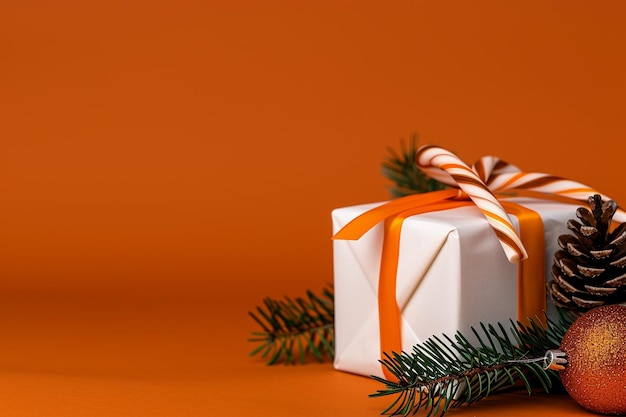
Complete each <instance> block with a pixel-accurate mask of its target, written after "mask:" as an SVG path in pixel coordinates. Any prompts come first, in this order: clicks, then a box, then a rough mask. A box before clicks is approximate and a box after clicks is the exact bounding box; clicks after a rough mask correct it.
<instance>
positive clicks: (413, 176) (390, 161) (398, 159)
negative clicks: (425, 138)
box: [382, 135, 446, 198]
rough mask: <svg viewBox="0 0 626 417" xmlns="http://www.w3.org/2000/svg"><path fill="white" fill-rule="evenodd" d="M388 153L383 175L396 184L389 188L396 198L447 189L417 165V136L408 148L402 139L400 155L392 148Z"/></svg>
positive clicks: (389, 148)
mask: <svg viewBox="0 0 626 417" xmlns="http://www.w3.org/2000/svg"><path fill="white" fill-rule="evenodd" d="M387 151H388V152H389V155H388V156H387V159H386V160H385V161H384V162H383V164H382V173H383V175H384V176H385V177H387V178H388V179H389V180H391V181H392V182H393V183H394V186H392V187H390V188H389V192H390V193H391V195H392V196H393V197H394V198H396V197H404V196H406V195H410V194H418V193H426V192H429V191H437V190H442V189H444V188H446V186H445V185H444V184H442V183H440V182H439V181H437V180H435V179H433V178H430V177H428V176H427V175H426V174H425V173H424V172H423V171H422V170H421V169H419V168H418V166H417V164H416V163H415V153H416V152H417V135H412V136H411V141H410V143H409V144H408V147H407V146H406V145H405V143H404V140H402V139H401V140H400V152H399V153H398V152H396V151H395V150H394V149H393V148H391V147H388V148H387Z"/></svg>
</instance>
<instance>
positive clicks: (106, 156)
mask: <svg viewBox="0 0 626 417" xmlns="http://www.w3.org/2000/svg"><path fill="white" fill-rule="evenodd" d="M624 45H626V5H625V4H624V3H623V2H620V1H605V2H601V3H596V4H592V3H589V2H585V1H567V2H566V1H526V2H500V1H485V0H479V1H456V2H427V1H399V2H393V3H389V4H385V5H383V4H381V3H380V2H373V1H367V2H356V1H353V2H352V1H322V2H309V3H305V2H287V1H263V2H261V1H258V2H254V1H232V2H217V1H215V2H200V1H192V0H181V1H176V2H174V1H150V2H148V1H145V2H144V1H101V0H97V1H89V2H81V1H66V0H63V1H56V2H44V1H39V0H31V1H24V2H22V1H19V2H18V1H5V2H3V3H2V4H0V60H1V61H0V64H1V65H0V90H1V92H0V94H1V95H0V97H1V100H0V219H1V220H0V225H1V231H0V277H1V281H0V297H1V298H2V299H1V300H0V313H1V315H0V320H1V323H0V326H1V327H0V332H1V333H2V341H0V382H1V383H2V385H3V386H2V389H0V407H2V406H5V407H9V409H10V410H11V413H10V415H14V416H17V415H46V414H48V415H57V414H58V415H72V414H76V415H98V413H102V415H112V414H114V415H121V414H124V412H127V413H128V414H129V415H141V414H145V415H173V414H175V413H177V412H178V413H180V415H196V414H197V415H207V410H208V409H209V408H210V407H218V408H217V409H218V410H220V411H222V410H229V409H231V408H230V407H234V408H237V407H241V409H242V410H243V411H246V412H249V411H250V410H255V411H254V412H255V413H256V415H262V414H263V413H267V414H268V415H303V414H298V413H295V411H294V410H293V408H294V407H299V406H300V405H302V406H304V407H305V408H306V409H307V410H309V411H310V412H311V413H313V414H312V415H321V414H320V412H321V413H322V414H323V413H326V415H333V413H335V414H337V412H336V411H337V410H342V412H344V413H348V412H350V410H357V409H367V410H369V411H368V413H371V414H372V415H375V414H377V412H378V411H380V410H381V407H377V406H373V405H372V400H367V399H366V398H365V395H366V394H367V393H369V392H371V391H372V390H373V389H376V388H378V387H377V386H376V385H374V384H372V381H369V380H367V379H364V378H358V377H353V376H350V375H344V374H339V373H337V372H334V371H332V370H330V369H329V365H328V364H325V365H319V366H318V365H312V366H310V367H308V368H307V367H303V368H298V369H295V370H294V369H292V368H283V367H281V368H270V369H268V368H265V367H264V366H263V365H262V364H261V363H260V362H259V361H255V360H249V359H247V358H246V356H245V355H246V353H247V351H248V350H249V347H250V346H248V344H247V343H246V341H245V339H246V337H247V334H248V332H249V331H250V330H251V329H253V328H254V326H253V324H252V323H250V320H249V319H248V318H247V317H246V315H245V313H246V312H247V311H248V310H249V309H251V308H253V307H254V306H255V305H257V304H258V303H259V302H260V299H261V298H262V297H263V296H266V295H270V296H275V297H280V296H282V295H283V294H290V295H300V294H301V293H302V292H303V290H304V289H308V288H310V289H313V290H318V289H320V288H321V287H322V286H323V285H324V284H326V283H327V282H330V281H331V280H332V252H331V242H330V211H331V210H332V209H333V208H335V207H339V206H345V205H351V204H358V203H363V202H370V201H379V200H383V199H387V198H388V193H387V190H386V187H387V185H389V184H388V182H387V181H386V180H385V179H384V178H383V177H382V175H381V174H380V163H381V162H382V160H383V158H384V157H385V156H386V154H387V151H386V148H387V147H388V146H391V147H394V148H397V147H398V144H399V140H400V138H405V139H406V138H408V137H409V136H410V135H411V134H412V133H417V134H418V135H419V137H420V143H434V144H438V145H441V146H444V147H446V148H449V149H451V150H453V151H455V152H456V153H457V154H458V155H459V156H461V157H462V158H463V159H464V160H466V161H468V162H473V161H474V160H475V159H477V158H478V157H480V156H482V155H485V154H493V155H498V156H500V157H501V158H503V159H505V160H507V161H510V162H513V163H515V164H516V165H518V166H520V167H521V168H522V169H524V170H527V171H540V172H549V173H553V174H555V175H560V176H564V177H570V178H572V179H575V180H578V181H581V182H584V183H587V184H589V185H592V186H594V187H596V188H598V189H600V190H601V191H602V192H604V193H606V194H609V195H611V196H612V197H613V198H614V199H616V200H617V201H618V202H620V200H621V201H626V191H624V189H623V187H622V186H621V184H622V178H623V174H622V168H623V160H624V157H623V155H624V150H625V149H626V147H625V146H624V144H623V143H624V140H623V139H624V137H625V133H626V124H624V120H625V117H624V116H626V107H625V106H624V97H625V96H626V75H625V74H626V58H625V57H626V51H625V50H624V49H625V47H624ZM215 362H217V364H216V363H215ZM226 364H230V366H227V365H226ZM231 372H235V373H236V375H233V374H231ZM218 374H219V375H220V376H221V377H224V378H226V380H225V382H224V381H222V382H224V383H222V382H220V383H219V384H218V382H219V380H218V378H217V375H218ZM242 374H245V375H247V378H248V379H244V380H243V381H244V382H245V383H247V384H248V385H250V384H251V383H252V381H256V379H254V378H263V379H264V380H269V381H273V382H270V383H269V385H266V386H265V388H263V389H266V390H267V391H263V389H262V391H261V392H262V393H263V395H260V394H259V395H256V396H255V395H253V396H252V397H250V398H252V399H250V398H248V400H246V399H245V398H243V397H244V396H243V394H241V391H238V390H241V389H242V387H241V386H238V388H236V389H235V388H233V386H234V385H237V383H236V381H238V380H237V377H243V376H242ZM276 378H279V379H276ZM278 381H290V382H287V383H284V384H281V383H279V382H278ZM242 383H243V382H240V384H242ZM255 384H256V382H255ZM298 384H300V385H299V387H300V389H301V391H300V390H298V391H296V390H295V387H296V386H298ZM327 384H328V385H327ZM218 385H219V388H218ZM9 386H10V387H14V388H12V389H11V390H10V389H8V387H9ZM324 386H329V387H331V388H330V389H322V388H321V387H324ZM312 387H317V388H315V389H313V388H312ZM340 387H341V388H340ZM344 388H345V389H346V390H348V391H347V393H346V392H343V393H342V390H343V389H344ZM243 389H244V390H250V389H252V390H253V389H254V388H252V387H250V386H245V387H244V388H243ZM280 390H286V391H285V392H286V394H285V396H286V397H290V398H291V400H290V401H291V402H290V401H285V400H284V397H283V396H282V395H278V394H277V393H276V392H277V391H280ZM290 390H293V391H290ZM316 390H317V391H316ZM348 394H354V396H355V397H354V398H355V399H354V400H353V401H352V402H350V404H347V403H345V401H344V397H343V395H348ZM311 395H314V396H317V395H318V396H320V397H321V396H332V395H337V398H335V399H334V400H332V399H330V400H328V401H325V402H324V404H319V403H317V402H312V403H310V401H312V400H311V398H310V396H311ZM240 396H242V397H240ZM242 398H243V399H242ZM562 401H563V404H564V405H563V407H567V405H568V404H570V403H569V402H568V401H569V400H568V399H567V398H565V399H563V400H562ZM2 404H3V405H2ZM219 404H221V405H219ZM535 404H537V403H535ZM525 406H528V407H537V406H536V405H530V404H528V405H525ZM85 407H87V408H85ZM89 407H91V408H89ZM219 407H222V408H219ZM500 407H506V406H505V405H502V404H501V405H498V406H497V407H495V410H496V411H495V412H500V411H502V409H501V408H500ZM545 407H546V410H548V409H549V410H550V412H554V410H552V409H551V408H550V405H549V403H548V405H546V406H545ZM214 409H215V408H214ZM489 409H490V408H489V407H488V406H485V407H484V408H482V410H484V411H485V413H487V412H489V411H488V410H489ZM43 410H45V412H44V411H43ZM85 410H87V411H88V412H87V413H82V412H80V411H85ZM137 410H143V411H144V412H145V413H142V412H137ZM571 411H572V410H568V412H571ZM467 412H471V410H468V411H467ZM507 412H509V411H507ZM536 412H537V410H535V413H536ZM159 413H161V414H159ZM291 413H294V414H291ZM459 415H460V414H459ZM468 415H469V414H468Z"/></svg>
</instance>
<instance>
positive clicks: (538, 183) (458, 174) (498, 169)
mask: <svg viewBox="0 0 626 417" xmlns="http://www.w3.org/2000/svg"><path fill="white" fill-rule="evenodd" d="M415 161H416V163H417V165H418V167H419V168H420V169H421V170H422V171H424V173H426V174H428V175H429V176H430V177H432V178H434V179H436V180H438V181H440V182H442V183H444V184H447V185H449V186H451V187H453V189H450V190H443V191H435V192H431V193H427V194H414V195H409V196H406V197H402V198H399V199H396V200H393V201H390V202H387V203H385V204H383V205H382V206H379V207H376V208H374V209H372V210H370V211H368V212H366V213H364V214H362V215H361V216H359V217H357V218H355V219H353V220H352V221H351V222H350V223H348V224H347V225H346V226H345V227H344V228H343V229H341V230H340V231H339V232H338V233H336V234H335V235H334V236H333V239H346V240H358V239H359V238H360V237H361V236H362V235H363V234H365V232H367V231H368V230H369V229H371V228H372V227H374V226H375V225H376V224H378V223H379V222H380V221H382V220H385V219H389V218H391V217H393V216H397V215H401V214H403V213H404V214H409V213H410V212H414V213H415V214H419V213H421V212H427V211H435V210H442V209H446V208H454V207H456V206H460V205H466V204H450V203H452V202H454V201H456V202H459V203H460V202H463V201H465V202H468V201H471V202H472V203H473V204H475V205H476V206H477V207H478V208H479V209H480V210H481V212H482V213H483V215H484V216H485V218H486V219H487V221H488V222H489V224H490V225H491V227H492V228H493V230H494V232H495V233H496V235H497V237H498V240H499V241H500V244H501V245H502V249H503V250H504V252H505V254H506V256H507V258H508V259H509V261H510V262H518V261H520V260H522V259H525V258H526V257H527V256H528V254H527V252H526V249H525V248H524V244H523V243H522V241H521V239H520V237H519V234H518V233H517V231H516V230H515V228H514V227H513V224H512V223H511V220H510V219H509V215H508V214H507V212H506V210H505V209H504V208H503V206H502V204H501V203H500V201H499V200H498V198H497V197H496V194H499V195H501V196H502V195H505V193H506V192H513V193H514V194H515V195H521V196H529V197H535V198H542V199H547V200H552V201H562V202H566V203H570V204H571V203H581V202H583V203H584V202H586V201H587V199H588V198H589V196H590V195H593V194H600V195H601V196H602V198H603V199H604V200H608V199H609V198H608V197H607V196H605V195H603V194H601V193H599V192H598V191H596V190H594V189H593V188H591V187H589V186H587V185H584V184H581V183H579V182H576V181H571V180H568V179H565V178H560V177H555V176H553V175H548V174H542V173H525V172H522V171H521V170H520V169H519V168H518V167H516V166H515V165H512V164H509V163H508V162H505V161H502V160H501V159H499V158H497V157H494V156H484V157H482V158H480V159H479V160H478V161H477V162H476V163H475V164H474V165H473V166H472V167H471V168H470V167H469V166H468V165H467V164H466V163H465V162H463V161H462V160H461V159H460V158H459V157H458V156H456V155H455V154H453V153H452V152H450V151H448V150H446V149H443V148H440V147H437V146H431V145H426V146H422V147H421V148H420V149H419V150H418V151H417V153H416V155H415ZM442 203H443V204H442ZM420 208H421V209H420ZM416 209H417V210H416ZM614 219H615V220H617V221H620V222H625V221H626V212H624V211H623V210H622V209H618V211H617V212H616V213H615V215H614Z"/></svg>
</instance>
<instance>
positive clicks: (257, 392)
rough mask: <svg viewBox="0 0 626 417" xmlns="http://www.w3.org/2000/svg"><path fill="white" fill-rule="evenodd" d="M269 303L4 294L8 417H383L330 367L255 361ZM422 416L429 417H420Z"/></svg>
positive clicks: (546, 404)
mask: <svg viewBox="0 0 626 417" xmlns="http://www.w3.org/2000/svg"><path fill="white" fill-rule="evenodd" d="M263 295H264V294H258V295H257V294H248V295H245V294H244V295H243V296H241V295H240V296H239V297H238V296H237V294H236V293H235V292H234V291H231V292H227V293H220V294H204V295H203V294H198V295H197V296H195V297H190V296H177V295H172V294H169V295H167V296H166V295H161V296H153V297H142V298H138V297H137V295H136V294H135V295H134V296H133V294H130V293H129V294H128V295H127V296H125V297H122V296H119V295H104V294H100V295H98V296H94V295H93V294H91V295H90V294H73V295H71V296H70V295H68V294H63V295H56V296H55V295H54V294H49V293H48V294H43V293H42V294H32V293H29V294H11V295H10V296H9V295H7V294H3V298H2V299H0V330H1V332H2V338H1V341H0V415H3V416H13V417H20V416H213V415H216V416H217V415H254V416H272V417H280V416H316V417H317V416H340V415H352V416H354V415H358V416H376V415H379V414H380V412H381V411H382V410H383V409H384V408H385V406H386V405H387V404H388V403H389V399H371V398H368V394H370V393H373V392H375V391H376V390H377V389H378V388H380V387H381V385H380V384H379V383H377V382H375V381H373V380H371V379H369V378H366V377H361V376H356V375H351V374H347V373H342V372H339V371H335V370H334V369H333V368H332V365H331V364H330V363H329V362H326V363H321V364H319V363H310V364H306V365H302V366H284V365H278V366H267V365H265V364H264V363H263V362H262V361H261V360H260V359H256V358H249V357H248V352H249V351H250V350H251V348H252V345H251V343H249V342H248V341H247V338H248V336H249V332H250V331H251V330H254V329H256V324H255V323H254V322H253V321H252V320H251V319H250V318H249V317H248V315H247V311H248V310H250V309H252V308H253V307H254V306H256V305H257V304H259V302H260V299H261V298H262V296H263ZM418 415H425V413H424V414H422V413H420V414H418ZM447 415H449V416H496V415H498V416H501V415H508V416H528V415H534V416H543V415H546V416H547V415H551V416H557V415H568V416H583V415H591V414H590V413H588V412H586V411H584V410H583V409H581V408H580V407H579V406H577V405H576V404H575V403H574V402H573V401H572V400H571V399H570V398H569V397H568V396H567V395H556V394H552V395H546V394H541V393H537V394H533V395H532V396H528V395H526V393H525V392H516V393H507V394H501V395H495V396H492V397H490V398H488V399H485V400H483V401H482V402H479V403H478V404H476V405H473V406H471V407H463V408H458V409H454V410H451V411H449V412H448V414H447Z"/></svg>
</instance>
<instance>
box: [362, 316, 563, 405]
mask: <svg viewBox="0 0 626 417" xmlns="http://www.w3.org/2000/svg"><path fill="white" fill-rule="evenodd" d="M574 319H575V316H573V315H570V314H567V313H564V312H561V313H560V315H559V319H558V320H557V321H553V320H550V319H547V326H546V327H544V326H543V325H541V324H538V321H533V320H531V321H530V324H529V325H522V324H521V323H519V322H517V323H514V322H513V321H511V328H510V329H509V332H507V331H506V329H505V328H504V326H503V325H502V324H499V323H498V324H497V325H484V324H480V331H478V330H476V329H475V328H472V333H473V336H474V337H475V339H476V340H477V342H476V343H474V344H472V343H470V342H469V341H468V339H467V338H466V337H465V336H464V335H462V334H461V333H460V332H457V334H456V335H455V337H454V339H451V338H449V337H448V336H445V335H443V336H442V337H441V338H439V337H432V338H430V339H428V340H427V341H425V342H424V343H421V344H418V345H415V346H414V347H413V351H412V352H411V353H406V352H402V353H395V352H392V353H390V354H385V358H384V359H382V360H381V363H382V364H383V365H384V367H385V368H386V369H387V370H388V371H389V373H390V374H391V375H393V377H394V378H395V379H396V380H388V379H385V378H380V377H377V376H372V378H373V379H375V380H377V381H378V382H381V383H383V384H384V385H385V388H384V389H381V390H378V391H377V392H376V393H374V394H371V395H370V396H371V397H382V396H389V395H396V396H397V398H396V399H395V400H394V401H393V402H392V403H391V405H390V406H389V407H387V408H386V409H385V410H384V411H383V413H382V414H389V415H404V416H406V415H409V414H415V413H417V412H418V411H419V410H424V411H426V412H427V414H426V415H427V416H436V415H439V416H443V415H444V414H445V413H446V412H447V411H448V410H449V409H450V408H455V407H459V406H462V405H469V404H471V403H474V402H476V401H479V400H481V399H483V398H485V397H487V396H488V395H491V394H494V393H497V392H501V391H503V390H507V389H511V388H519V387H522V388H525V389H526V390H527V391H528V393H529V394H530V393H531V391H532V388H533V386H540V387H541V388H543V389H544V390H545V391H549V390H551V389H552V388H553V386H554V385H555V384H559V376H558V373H557V372H556V371H554V370H551V369H544V368H543V366H542V360H543V359H544V355H545V353H546V351H548V350H550V349H557V348H558V346H559V344H560V341H561V340H562V338H563V335H564V334H565V332H566V331H567V329H568V328H569V326H570V325H571V323H572V322H573V321H574Z"/></svg>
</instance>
